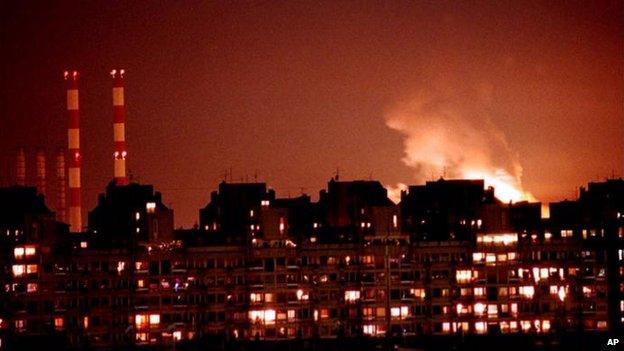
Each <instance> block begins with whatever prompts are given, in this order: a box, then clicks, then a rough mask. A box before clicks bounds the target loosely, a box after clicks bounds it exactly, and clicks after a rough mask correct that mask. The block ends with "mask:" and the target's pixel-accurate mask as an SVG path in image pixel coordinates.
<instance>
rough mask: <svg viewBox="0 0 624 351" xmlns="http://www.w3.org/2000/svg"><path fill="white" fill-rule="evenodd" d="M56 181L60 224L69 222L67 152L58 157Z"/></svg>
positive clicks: (57, 209)
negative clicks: (66, 174)
mask: <svg viewBox="0 0 624 351" xmlns="http://www.w3.org/2000/svg"><path fill="white" fill-rule="evenodd" d="M56 180H57V181H58V189H57V197H56V219H57V220H58V221H60V222H66V221H67V203H66V200H65V198H66V196H67V183H66V181H67V178H66V177H65V150H63V149H61V150H59V152H58V154H57V155H56Z"/></svg>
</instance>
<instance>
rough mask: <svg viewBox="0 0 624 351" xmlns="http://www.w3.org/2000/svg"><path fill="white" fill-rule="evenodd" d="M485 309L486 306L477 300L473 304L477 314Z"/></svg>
mask: <svg viewBox="0 0 624 351" xmlns="http://www.w3.org/2000/svg"><path fill="white" fill-rule="evenodd" d="M486 309H487V306H486V305H485V304H483V303H481V302H477V303H475V304H474V313H475V315H477V316H481V315H483V313H485V311H486Z"/></svg>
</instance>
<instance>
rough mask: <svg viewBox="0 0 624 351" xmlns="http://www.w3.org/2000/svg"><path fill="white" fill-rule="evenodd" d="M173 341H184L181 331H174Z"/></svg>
mask: <svg viewBox="0 0 624 351" xmlns="http://www.w3.org/2000/svg"><path fill="white" fill-rule="evenodd" d="M173 340H176V341H180V340H182V332H181V331H179V330H176V331H174V332H173Z"/></svg>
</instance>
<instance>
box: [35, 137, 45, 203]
mask: <svg viewBox="0 0 624 351" xmlns="http://www.w3.org/2000/svg"><path fill="white" fill-rule="evenodd" d="M36 165H37V191H38V192H39V194H41V195H43V196H44V197H45V196H46V159H45V152H44V151H43V150H42V149H39V150H37V158H36Z"/></svg>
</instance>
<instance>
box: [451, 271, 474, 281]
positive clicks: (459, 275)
mask: <svg viewBox="0 0 624 351" xmlns="http://www.w3.org/2000/svg"><path fill="white" fill-rule="evenodd" d="M455 279H456V280H457V282H458V283H468V282H470V280H471V279H472V271H471V270H469V269H465V270H458V271H456V272H455Z"/></svg>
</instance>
